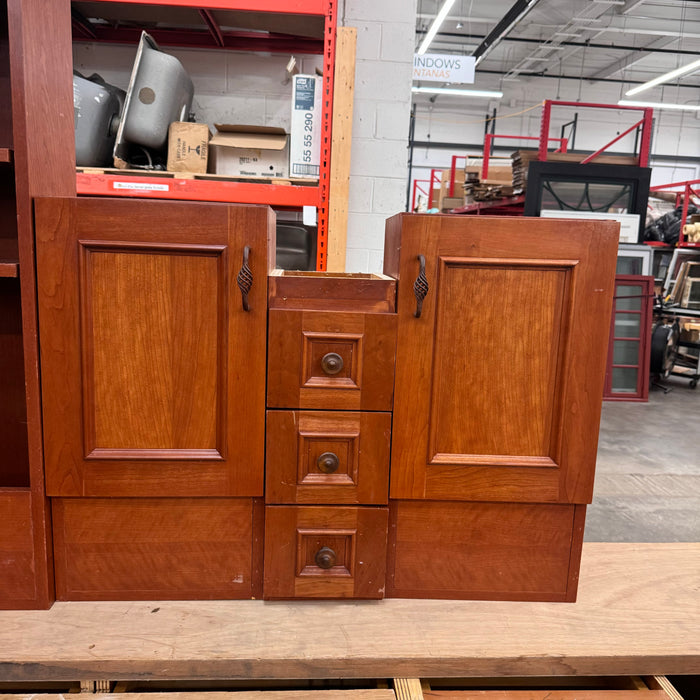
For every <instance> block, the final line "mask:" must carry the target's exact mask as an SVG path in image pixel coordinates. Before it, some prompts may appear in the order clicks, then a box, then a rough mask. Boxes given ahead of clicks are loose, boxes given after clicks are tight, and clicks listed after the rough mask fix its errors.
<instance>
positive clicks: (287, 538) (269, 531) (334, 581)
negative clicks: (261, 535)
mask: <svg viewBox="0 0 700 700" xmlns="http://www.w3.org/2000/svg"><path fill="white" fill-rule="evenodd" d="M387 521H388V509H387V508H355V507H347V506H327V507H324V506H266V507H265V568H264V571H265V580H264V589H263V595H264V597H265V598H268V599H271V598H383V597H384V588H385V574H386V538H387Z"/></svg>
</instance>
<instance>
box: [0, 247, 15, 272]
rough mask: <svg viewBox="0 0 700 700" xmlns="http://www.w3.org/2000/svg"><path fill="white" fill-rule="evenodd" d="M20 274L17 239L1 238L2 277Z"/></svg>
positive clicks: (0, 262)
mask: <svg viewBox="0 0 700 700" xmlns="http://www.w3.org/2000/svg"><path fill="white" fill-rule="evenodd" d="M18 276H19V253H18V251H17V241H16V240H14V239H13V238H0V277H18Z"/></svg>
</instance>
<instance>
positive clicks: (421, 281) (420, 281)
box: [413, 255, 430, 318]
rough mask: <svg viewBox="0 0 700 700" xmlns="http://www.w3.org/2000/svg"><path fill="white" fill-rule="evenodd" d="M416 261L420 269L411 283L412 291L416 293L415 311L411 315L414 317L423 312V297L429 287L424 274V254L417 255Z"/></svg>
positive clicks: (418, 316)
mask: <svg viewBox="0 0 700 700" xmlns="http://www.w3.org/2000/svg"><path fill="white" fill-rule="evenodd" d="M418 263H419V264H420V270H419V272H418V277H416V281H415V282H414V283H413V293H414V294H415V295H416V313H414V314H413V315H414V316H415V317H416V318H420V315H421V313H422V312H423V299H425V297H426V295H427V294H428V290H429V289H430V285H429V284H428V278H427V277H426V276H425V256H424V255H419V256H418Z"/></svg>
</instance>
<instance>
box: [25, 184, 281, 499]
mask: <svg viewBox="0 0 700 700" xmlns="http://www.w3.org/2000/svg"><path fill="white" fill-rule="evenodd" d="M271 226H272V219H271V214H270V212H269V210H268V209H267V208H266V207H255V206H236V205H233V206H230V205H220V204H202V203H189V202H187V203H186V202H157V201H139V200H115V199H76V198H47V199H39V200H37V202H36V236H37V273H38V274H37V277H38V298H39V330H40V340H41V369H42V393H43V411H44V442H45V461H46V489H47V493H48V494H49V495H51V496H261V495H262V493H263V473H264V449H265V347H266V289H267V284H266V282H267V274H268V271H269V270H268V260H269V259H270V255H269V251H268V245H269V243H268V241H269V240H270V235H269V232H270V231H271V230H272V229H271ZM244 258H247V263H246V262H244ZM239 278H240V279H241V282H242V283H243V284H244V283H245V281H246V279H247V281H250V280H251V279H252V285H251V286H250V290H249V292H248V295H247V303H246V304H245V306H247V309H246V308H244V299H243V297H242V294H241V292H240V291H239V288H238V286H237V279H239ZM243 278H246V279H243Z"/></svg>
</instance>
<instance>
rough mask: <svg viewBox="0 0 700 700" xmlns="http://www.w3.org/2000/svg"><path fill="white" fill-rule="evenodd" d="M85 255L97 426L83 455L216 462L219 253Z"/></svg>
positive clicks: (89, 389) (222, 324)
mask: <svg viewBox="0 0 700 700" xmlns="http://www.w3.org/2000/svg"><path fill="white" fill-rule="evenodd" d="M81 252H82V253H83V256H84V258H85V260H84V265H83V264H82V263H83V261H82V260H81V273H82V279H81V281H80V286H81V289H82V290H83V304H81V306H82V307H83V308H84V309H85V313H84V323H83V324H82V327H83V344H84V347H85V348H88V347H89V353H88V356H87V361H88V363H89V367H90V370H91V371H90V376H89V377H86V378H85V381H84V386H85V387H86V396H85V401H84V405H85V408H86V411H87V412H88V413H89V415H91V417H93V421H91V423H92V425H91V428H92V430H91V433H92V434H91V435H89V436H86V446H85V448H86V449H85V451H86V453H87V454H88V455H89V454H90V453H91V452H93V450H95V449H96V448H98V449H99V448H102V449H104V448H107V449H110V448H111V449H112V450H118V449H120V448H121V449H122V450H124V452H125V453H127V452H133V451H135V450H139V449H141V450H144V451H145V452H146V454H147V453H148V452H150V451H152V450H157V449H161V450H165V449H169V450H172V451H173V453H175V455H177V451H178V450H186V449H190V450H193V451H200V452H201V451H206V450H208V451H214V452H216V453H217V454H220V452H219V451H220V450H221V448H222V442H223V441H222V436H221V435H220V433H219V430H218V429H217V424H218V425H221V424H225V419H224V417H223V416H222V415H221V414H222V410H223V407H224V406H225V403H224V402H223V401H221V397H220V396H219V397H217V393H218V392H217V387H219V386H221V385H222V383H223V382H224V381H225V373H224V372H222V368H221V367H220V362H219V353H218V351H219V344H220V343H219V341H218V339H219V338H220V337H221V335H222V331H224V332H225V328H226V320H225V318H224V315H225V309H226V307H225V306H224V305H221V304H219V303H218V301H219V300H218V298H217V297H218V294H217V290H218V288H219V285H222V286H223V280H222V279H221V278H222V275H223V274H224V266H223V265H221V264H220V262H221V254H222V252H223V249H221V248H220V249H218V250H216V249H215V250H210V251H208V250H206V249H201V248H200V249H195V250H191V251H189V250H187V249H180V250H177V249H176V250H173V249H172V248H166V249H159V248H155V249H152V250H149V249H138V248H136V249H131V250H130V249H129V248H124V249H121V250H115V249H110V248H109V247H107V248H105V249H101V248H92V249H90V247H89V246H82V247H81ZM135 320H137V321H136V322H135ZM141 329H144V330H145V329H147V332H145V333H144V332H141ZM115 409H116V410H115ZM125 456H126V455H125Z"/></svg>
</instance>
